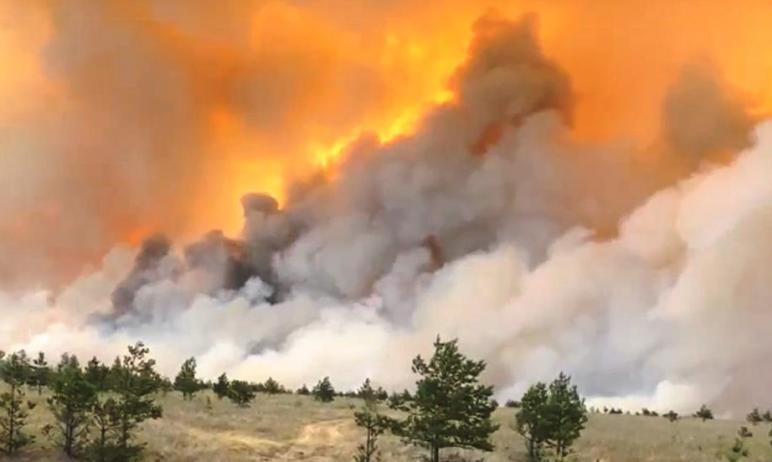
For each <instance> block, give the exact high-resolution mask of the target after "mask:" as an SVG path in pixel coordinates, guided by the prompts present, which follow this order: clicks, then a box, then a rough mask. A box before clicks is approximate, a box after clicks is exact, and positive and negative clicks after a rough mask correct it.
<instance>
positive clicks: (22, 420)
mask: <svg viewBox="0 0 772 462" xmlns="http://www.w3.org/2000/svg"><path fill="white" fill-rule="evenodd" d="M29 375H30V364H29V359H28V358H27V355H26V353H25V352H24V350H21V351H19V352H17V353H12V354H11V355H9V356H8V357H6V358H4V360H3V362H2V367H1V368H0V378H2V379H3V381H4V382H5V383H7V384H8V386H9V390H8V391H6V392H3V393H2V394H0V450H2V452H4V453H5V454H6V455H9V456H10V455H12V454H14V453H15V452H16V451H18V450H19V449H21V448H22V447H24V446H26V445H27V444H29V443H31V442H32V441H33V437H32V436H30V435H28V434H27V433H26V432H25V431H24V427H25V426H26V424H27V417H28V413H27V410H26V409H25V408H24V389H23V386H24V384H25V383H27V380H28V378H29ZM28 407H29V408H31V407H32V405H31V404H29V403H28Z"/></svg>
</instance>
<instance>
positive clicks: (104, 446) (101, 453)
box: [86, 398, 130, 462]
mask: <svg viewBox="0 0 772 462" xmlns="http://www.w3.org/2000/svg"><path fill="white" fill-rule="evenodd" d="M91 423H92V425H93V427H94V432H93V433H94V437H93V438H92V439H91V441H90V443H89V445H88V447H87V448H86V459H87V460H89V461H92V462H121V461H125V460H128V456H129V455H130V454H128V455H127V454H125V452H124V451H122V450H121V448H120V446H119V444H118V441H117V438H116V437H115V435H116V434H118V433H119V432H120V428H121V410H120V408H119V406H118V403H117V402H116V401H115V399H113V398H107V399H105V400H101V399H96V400H95V402H94V404H93V406H92V408H91Z"/></svg>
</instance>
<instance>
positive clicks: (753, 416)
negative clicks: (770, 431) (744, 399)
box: [745, 408, 764, 425]
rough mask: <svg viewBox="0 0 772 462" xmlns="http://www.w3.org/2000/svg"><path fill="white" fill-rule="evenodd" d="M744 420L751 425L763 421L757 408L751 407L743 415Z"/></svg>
mask: <svg viewBox="0 0 772 462" xmlns="http://www.w3.org/2000/svg"><path fill="white" fill-rule="evenodd" d="M745 420H747V421H748V422H749V423H750V424H751V425H758V424H759V423H761V422H763V421H764V418H763V417H762V416H761V412H759V409H758V408H753V410H752V411H751V412H750V413H749V414H748V415H747V416H746V417H745Z"/></svg>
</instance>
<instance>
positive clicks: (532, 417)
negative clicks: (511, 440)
mask: <svg viewBox="0 0 772 462" xmlns="http://www.w3.org/2000/svg"><path fill="white" fill-rule="evenodd" d="M548 400H549V393H548V391H547V385H546V384H545V383H542V382H538V383H536V384H535V385H532V386H531V387H529V388H528V390H527V391H526V392H525V394H523V397H522V398H521V399H520V410H519V411H518V413H517V414H516V416H515V428H516V429H517V432H518V433H520V434H521V435H522V436H523V438H524V439H525V448H526V452H527V455H528V460H529V461H530V462H537V461H540V460H542V459H543V457H544V444H545V442H546V440H547V438H548V437H549V428H548V425H547V421H546V419H544V417H543V413H544V411H543V409H544V407H545V406H546V404H547V401H548Z"/></svg>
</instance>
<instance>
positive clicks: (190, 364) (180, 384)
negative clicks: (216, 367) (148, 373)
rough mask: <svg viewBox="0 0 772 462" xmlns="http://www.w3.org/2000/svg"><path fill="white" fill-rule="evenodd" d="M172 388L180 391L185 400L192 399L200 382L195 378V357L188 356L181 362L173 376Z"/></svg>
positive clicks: (199, 387) (199, 386)
mask: <svg viewBox="0 0 772 462" xmlns="http://www.w3.org/2000/svg"><path fill="white" fill-rule="evenodd" d="M174 389H175V390H177V391H180V392H182V398H183V399H184V400H186V401H190V400H192V399H193V395H194V394H195V393H196V392H197V391H198V390H200V389H201V382H200V381H199V380H198V379H197V378H196V359H195V358H189V359H187V360H185V362H184V363H182V367H181V368H180V372H179V373H177V377H175V378H174Z"/></svg>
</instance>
